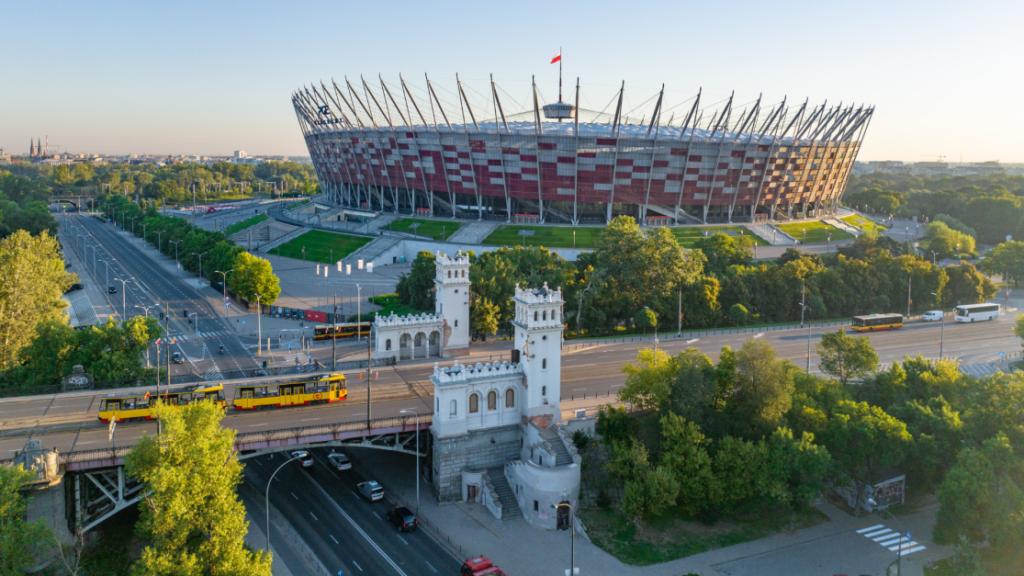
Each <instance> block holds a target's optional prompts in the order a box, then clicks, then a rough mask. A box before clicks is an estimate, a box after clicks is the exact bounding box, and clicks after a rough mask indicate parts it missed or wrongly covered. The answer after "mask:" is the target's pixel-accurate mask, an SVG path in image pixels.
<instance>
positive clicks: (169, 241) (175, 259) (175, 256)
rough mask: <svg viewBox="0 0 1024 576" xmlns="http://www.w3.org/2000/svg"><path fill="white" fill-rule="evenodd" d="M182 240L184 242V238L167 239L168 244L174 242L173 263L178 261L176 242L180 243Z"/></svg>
mask: <svg viewBox="0 0 1024 576" xmlns="http://www.w3.org/2000/svg"><path fill="white" fill-rule="evenodd" d="M182 242H184V239H181V240H168V241H167V243H168V244H174V263H175V264H177V263H178V244H181V243H182Z"/></svg>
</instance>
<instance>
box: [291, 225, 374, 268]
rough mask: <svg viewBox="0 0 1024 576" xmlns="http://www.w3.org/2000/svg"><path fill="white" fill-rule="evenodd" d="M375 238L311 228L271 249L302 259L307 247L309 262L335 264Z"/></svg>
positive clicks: (307, 259) (306, 257)
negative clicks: (303, 250) (303, 251)
mask: <svg viewBox="0 0 1024 576" xmlns="http://www.w3.org/2000/svg"><path fill="white" fill-rule="evenodd" d="M372 240H373V238H370V237H367V236H350V235H348V234H335V233H333V232H324V231H323V230H310V231H309V232H306V233H305V234H303V235H302V236H299V237H298V238H296V239H294V240H292V241H290V242H287V243H285V244H282V245H280V246H278V247H277V248H274V249H273V250H271V253H272V254H277V255H278V256H286V257H288V258H295V259H296V260H302V259H303V256H302V249H303V248H305V249H306V256H305V259H306V261H307V262H322V263H324V264H334V263H335V262H337V261H338V260H341V259H342V258H344V257H346V256H348V255H349V254H351V253H353V252H355V251H356V250H358V249H360V248H362V247H363V246H366V245H367V244H369V243H370V242H371V241H372Z"/></svg>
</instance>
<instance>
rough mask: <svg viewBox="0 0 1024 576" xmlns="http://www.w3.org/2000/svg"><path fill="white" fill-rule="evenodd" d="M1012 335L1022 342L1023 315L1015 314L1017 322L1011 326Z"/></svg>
mask: <svg viewBox="0 0 1024 576" xmlns="http://www.w3.org/2000/svg"><path fill="white" fill-rule="evenodd" d="M1013 333H1014V334H1016V335H1017V338H1020V339H1021V340H1024V314H1017V321H1016V322H1015V323H1014V324H1013Z"/></svg>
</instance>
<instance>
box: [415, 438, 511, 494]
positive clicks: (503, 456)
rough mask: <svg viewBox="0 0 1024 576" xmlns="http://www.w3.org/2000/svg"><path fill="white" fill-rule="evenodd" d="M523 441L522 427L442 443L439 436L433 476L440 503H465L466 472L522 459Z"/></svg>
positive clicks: (434, 447) (435, 442) (447, 440)
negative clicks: (463, 481)
mask: <svg viewBox="0 0 1024 576" xmlns="http://www.w3.org/2000/svg"><path fill="white" fill-rule="evenodd" d="M520 438H522V432H521V430H520V425H519V424H512V425H509V426H502V427H499V428H490V429H488V430H476V431H471V432H469V433H467V434H463V435H460V436H452V437H448V438H441V439H439V438H438V437H437V435H436V434H435V435H434V446H433V460H432V472H431V474H432V475H433V479H434V495H435V496H437V499H438V501H439V502H455V501H457V500H460V499H462V471H463V469H466V468H469V469H473V470H480V469H485V468H492V467H495V466H502V465H504V464H505V462H508V461H510V460H515V459H517V458H519V450H520V444H521V441H520ZM492 439H493V440H494V442H493V443H492V442H491V440H492Z"/></svg>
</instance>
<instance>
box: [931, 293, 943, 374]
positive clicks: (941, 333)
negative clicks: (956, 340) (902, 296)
mask: <svg viewBox="0 0 1024 576" xmlns="http://www.w3.org/2000/svg"><path fill="white" fill-rule="evenodd" d="M932 296H935V297H936V298H938V297H939V295H938V294H936V293H935V292H932ZM939 312H942V327H941V328H940V329H939V360H942V341H943V340H945V338H946V309H945V308H944V307H943V306H942V301H939Z"/></svg>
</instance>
